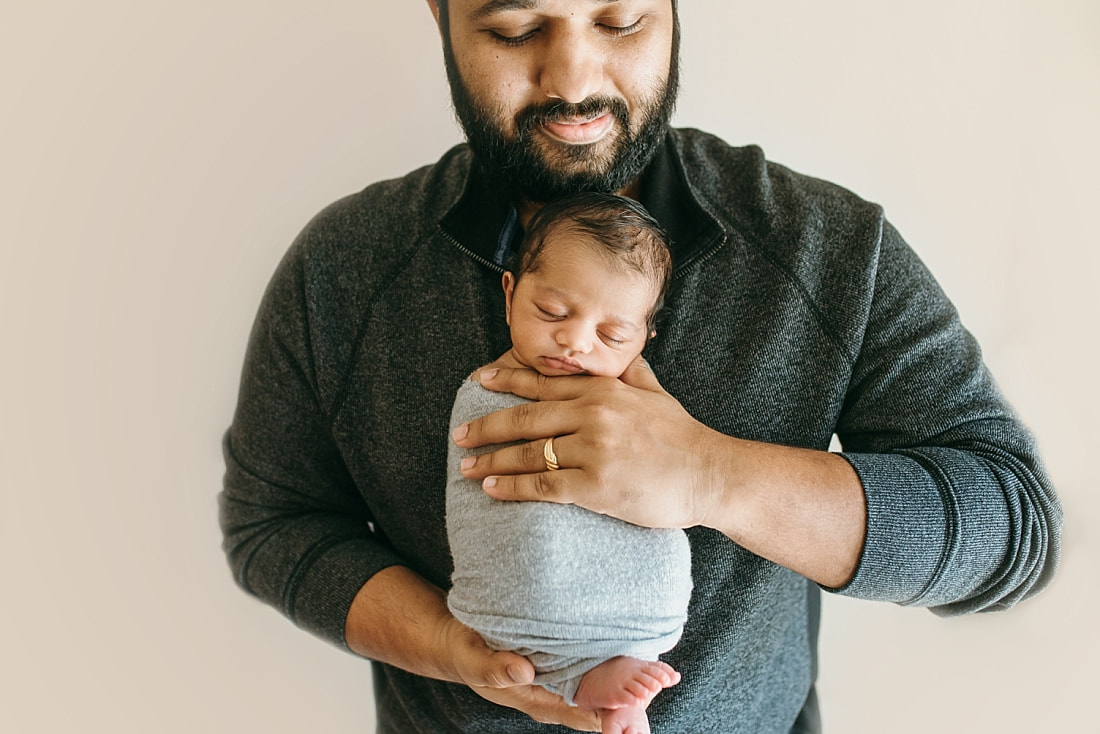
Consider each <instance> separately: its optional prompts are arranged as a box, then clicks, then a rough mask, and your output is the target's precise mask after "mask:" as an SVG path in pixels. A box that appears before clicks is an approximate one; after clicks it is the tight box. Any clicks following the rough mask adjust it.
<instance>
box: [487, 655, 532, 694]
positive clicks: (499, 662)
mask: <svg viewBox="0 0 1100 734" xmlns="http://www.w3.org/2000/svg"><path fill="white" fill-rule="evenodd" d="M482 677H483V679H484V681H485V682H484V683H483V685H485V686H488V687H490V688H511V687H512V686H519V685H528V684H530V683H531V681H532V680H534V678H535V668H534V666H532V665H531V661H529V660H528V659H527V658H525V657H523V656H522V655H517V654H515V653H513V652H494V653H493V654H492V655H491V656H489V658H488V659H487V661H486V665H485V667H484V668H483V669H482Z"/></svg>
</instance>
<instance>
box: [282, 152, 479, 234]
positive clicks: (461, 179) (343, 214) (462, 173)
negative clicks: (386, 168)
mask: <svg viewBox="0 0 1100 734" xmlns="http://www.w3.org/2000/svg"><path fill="white" fill-rule="evenodd" d="M470 162H471V156H470V152H469V148H468V147H467V146H466V145H456V146H455V147H453V148H451V149H450V150H449V151H447V152H446V153H445V154H444V155H443V157H441V158H440V159H439V160H438V161H436V162H435V163H432V164H430V165H426V166H422V167H420V168H417V169H416V170H413V171H411V172H409V173H407V174H405V175H404V176H401V177H398V178H391V179H386V180H382V181H376V182H374V183H372V184H370V185H368V186H367V187H366V188H364V189H362V190H360V191H357V192H355V193H353V194H350V195H348V196H345V197H343V198H341V199H338V200H336V201H334V202H333V203H331V204H329V205H328V206H326V207H325V208H324V209H322V210H321V211H320V213H318V214H317V215H316V216H315V217H314V218H313V219H312V220H311V221H310V222H309V223H308V224H307V225H306V227H305V229H304V230H303V231H302V234H301V236H300V237H299V241H300V243H301V244H302V245H303V246H307V247H311V248H318V247H324V246H325V245H326V244H328V245H332V244H340V245H343V244H344V243H346V242H348V241H355V242H358V243H370V242H374V241H378V240H380V241H382V242H387V243H391V244H394V245H398V246H399V245H401V244H402V243H405V244H407V243H408V241H409V239H410V238H411V237H414V236H415V235H416V233H418V232H422V231H424V230H425V229H426V228H433V229H434V227H435V224H436V222H438V221H439V219H440V217H442V215H443V213H445V212H446V211H447V209H448V208H449V207H450V206H452V205H453V204H454V201H455V200H456V199H457V198H458V196H459V195H460V194H461V192H462V188H463V185H464V183H465V181H466V177H467V174H468V172H469V168H470Z"/></svg>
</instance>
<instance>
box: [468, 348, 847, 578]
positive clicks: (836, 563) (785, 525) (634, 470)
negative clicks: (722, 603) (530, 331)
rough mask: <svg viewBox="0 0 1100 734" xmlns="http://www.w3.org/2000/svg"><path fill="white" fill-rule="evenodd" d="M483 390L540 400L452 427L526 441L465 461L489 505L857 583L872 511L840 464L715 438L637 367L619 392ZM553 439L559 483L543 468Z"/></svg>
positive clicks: (482, 437)
mask: <svg viewBox="0 0 1100 734" xmlns="http://www.w3.org/2000/svg"><path fill="white" fill-rule="evenodd" d="M480 380H481V384H482V385H483V386H485V387H486V388H489V389H490V390H497V391H503V392H511V393H515V394H516V395H520V396H522V397H525V398H531V399H533V400H536V401H538V402H534V403H529V404H524V405H519V406H516V407H514V408H508V409H506V410H501V411H498V412H496V413H490V414H489V415H487V416H484V417H483V418H479V419H478V420H475V421H471V422H470V423H467V424H464V425H461V426H459V427H458V428H456V429H455V433H454V436H453V438H454V441H455V443H456V444H458V445H459V446H463V447H475V446H486V445H489V444H494V443H506V442H514V441H525V443H520V444H517V445H515V446H508V447H506V448H502V449H499V450H497V451H493V452H490V453H487V454H483V455H481V456H478V457H476V458H469V459H466V460H464V461H463V465H462V473H463V475H465V476H467V477H469V478H471V479H480V480H482V487H483V488H484V490H485V492H486V493H488V494H489V495H491V496H493V497H496V498H497V499H502V500H541V501H544V502H560V503H571V504H575V505H579V506H581V507H585V508H587V509H589V510H593V511H595V512H600V513H603V514H605V515H611V516H612V517H617V518H619V519H621V520H626V521H627V522H632V523H634V524H635V525H642V526H646V527H675V528H688V527H693V526H696V525H702V526H705V527H709V528H713V529H715V530H718V531H719V532H721V533H723V534H725V535H726V536H727V537H728V538H730V539H731V540H733V541H735V542H736V543H738V544H739V545H741V547H743V548H745V549H746V550H749V551H751V552H753V553H756V554H757V555H759V556H762V557H764V558H767V559H768V560H771V561H774V562H775V563H778V564H780V565H782V566H786V567H787V568H789V569H791V570H792V571H795V572H796V573H800V574H802V575H803V576H806V577H807V578H809V579H811V580H813V581H816V582H817V583H819V584H823V585H825V586H829V587H833V588H836V587H840V586H843V585H844V584H845V583H847V582H848V581H849V580H850V579H851V578H852V575H853V574H854V573H855V570H856V567H857V564H858V563H859V558H860V553H861V552H862V549H863V540H864V534H865V529H866V521H867V510H866V504H865V501H864V498H863V485H862V484H861V483H860V480H859V477H858V476H857V475H856V473H855V471H854V470H853V469H852V466H851V464H849V463H848V462H847V461H845V460H844V458H843V457H841V456H838V455H837V454H831V453H829V452H827V451H820V450H815V449H805V448H797V447H792V446H780V445H776V444H766V443H760V442H757V441H748V440H744V439H739V438H735V437H732V436H726V435H723V434H721V433H719V432H717V431H714V430H712V429H711V428H708V427H707V426H705V425H703V424H702V423H700V422H698V421H696V420H695V419H694V418H692V417H691V416H690V415H688V413H687V411H685V410H684V408H683V406H681V405H680V404H679V403H678V402H677V401H676V400H675V398H673V397H672V396H671V395H669V394H668V393H667V392H665V391H664V389H663V388H662V387H661V385H660V384H659V383H658V382H657V378H656V377H655V376H654V375H653V373H652V372H651V371H650V370H649V368H648V366H647V365H646V364H645V363H644V362H643V361H642V360H641V359H640V358H639V359H638V360H635V362H634V363H633V364H632V365H631V366H630V368H629V369H627V371H626V372H625V373H624V374H623V376H622V377H621V378H620V379H618V380H616V379H614V378H610V377H588V376H577V377H546V376H543V375H540V374H538V373H537V372H534V371H531V370H518V369H506V368H498V367H496V366H495V365H490V367H488V368H485V369H483V370H481V372H480ZM550 437H553V438H554V443H553V448H554V453H555V454H556V455H557V459H558V464H559V466H560V467H561V468H560V469H558V470H556V471H548V469H547V466H546V460H545V458H544V456H543V449H544V447H545V446H546V439H547V438H550Z"/></svg>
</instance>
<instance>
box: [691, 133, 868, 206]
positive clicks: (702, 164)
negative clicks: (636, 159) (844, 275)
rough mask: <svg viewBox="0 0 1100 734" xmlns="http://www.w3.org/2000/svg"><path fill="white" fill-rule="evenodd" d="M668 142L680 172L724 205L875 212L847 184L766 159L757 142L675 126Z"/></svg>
mask: <svg viewBox="0 0 1100 734" xmlns="http://www.w3.org/2000/svg"><path fill="white" fill-rule="evenodd" d="M673 132H674V136H673V142H674V144H675V145H676V148H677V152H678V154H679V157H680V160H681V162H682V165H683V168H684V171H685V174H686V175H687V177H688V180H689V181H690V183H691V185H692V187H693V188H695V189H697V190H698V191H699V193H701V194H704V195H708V196H709V197H713V198H715V199H717V200H718V201H721V202H722V203H724V204H725V205H726V206H730V207H735V208H736V207H738V206H740V207H746V208H747V207H756V208H758V209H761V210H762V211H763V212H771V213H773V214H786V213H790V212H791V211H792V209H791V207H792V206H793V205H798V206H796V207H795V209H794V210H793V211H800V210H801V207H802V206H813V205H816V206H821V205H829V206H843V207H845V208H849V209H852V210H861V211H863V212H865V213H868V214H876V213H877V212H878V211H879V207H878V206H877V205H876V204H873V203H871V202H868V201H866V200H865V199H863V198H862V197H860V196H858V195H857V194H855V193H853V192H852V191H850V190H849V189H847V188H845V187H843V186H841V185H838V184H836V183H833V182H831V181H828V180H826V179H823V178H819V177H816V176H813V175H809V174H806V173H801V172H798V171H796V170H794V169H793V168H789V167H787V166H786V165H783V164H782V163H778V162H776V161H774V160H771V159H770V158H768V157H767V155H766V154H765V153H764V150H763V149H762V148H761V147H760V146H759V145H742V146H735V145H731V144H730V143H728V142H726V141H725V140H723V139H722V138H720V137H718V136H717V135H714V134H711V133H707V132H704V131H702V130H697V129H694V128H676V129H675V130H674V131H673Z"/></svg>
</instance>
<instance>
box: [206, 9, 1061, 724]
mask: <svg viewBox="0 0 1100 734" xmlns="http://www.w3.org/2000/svg"><path fill="white" fill-rule="evenodd" d="M429 6H430V8H431V9H432V12H433V13H434V14H435V17H436V20H437V22H438V24H439V29H440V34H441V37H442V41H443V48H444V58H445V60H446V65H447V72H448V77H449V80H450V83H451V89H452V95H453V99H454V105H455V110H456V113H457V115H458V117H459V119H460V121H461V123H462V125H463V127H464V129H465V131H466V134H467V138H468V140H469V147H467V146H459V147H457V148H455V149H454V150H452V151H450V152H448V153H447V154H445V155H444V157H443V158H442V159H441V160H440V161H439V162H438V163H437V164H435V165H434V166H431V167H428V168H425V169H422V170H419V171H415V172H413V173H411V174H409V175H408V176H406V177H405V178H403V179H399V180H396V181H391V182H384V183H381V184H376V185H374V186H371V187H369V188H368V189H366V190H365V191H363V192H361V193H359V194H356V195H353V196H351V197H348V198H346V199H344V200H342V201H340V202H337V203H336V204H334V205H332V206H331V207H330V208H328V209H327V210H326V211H325V212H322V214H320V215H319V216H318V217H317V218H316V219H315V220H314V221H313V222H312V223H310V225H309V226H308V227H307V228H306V230H305V231H304V232H303V233H302V235H301V236H300V237H299V239H298V241H297V242H296V243H295V245H294V246H293V247H292V248H291V250H290V252H289V253H288V254H287V257H286V258H285V260H284V262H283V263H282V264H281V266H280V268H279V270H278V272H277V273H276V275H275V277H274V279H273V280H272V283H271V286H270V287H269V289H268V292H267V294H266V295H265V299H264V303H263V305H262V306H261V310H260V314H259V316H258V318H257V323H256V327H255V329H254V331H253V335H252V340H251V343H250V347H249V353H248V356H247V358H246V365H245V371H244V375H243V378H242V384H241V394H240V401H239V405H238V409H237V413H236V416H235V418H234V422H233V426H232V427H231V428H230V430H229V432H228V434H227V436H226V442H225V450H226V461H227V475H226V485H225V490H224V492H223V494H222V523H223V528H224V530H225V535H226V540H225V545H226V549H227V553H228V555H229V557H230V562H231V565H232V567H233V568H234V570H235V573H236V575H237V579H238V582H239V583H240V584H241V585H242V586H243V587H244V588H245V589H247V590H249V591H250V592H252V593H255V594H257V595H258V596H260V597H261V598H263V599H265V600H267V601H268V602H269V603H271V604H273V605H275V606H277V607H278V608H280V609H281V610H282V611H283V612H284V613H285V614H287V615H288V616H289V617H290V618H291V619H292V620H294V621H295V622H296V623H297V624H299V625H301V626H303V627H305V628H307V629H309V630H311V631H313V632H315V633H316V634H318V635H321V636H323V637H325V638H327V639H329V640H332V641H333V642H336V643H337V644H341V645H346V646H347V648H348V649H350V650H352V651H354V652H356V653H358V654H361V655H363V656H365V657H368V658H370V659H371V660H373V661H375V662H374V667H373V673H374V681H375V689H376V701H377V709H378V716H379V729H378V730H379V732H402V733H404V732H437V731H439V732H444V731H446V732H451V731H453V732H464V731H487V732H502V731H507V732H526V731H547V730H560V729H552V728H550V729H548V728H547V727H545V726H542V725H540V724H538V723H536V720H537V721H542V722H553V723H560V724H564V725H565V726H568V727H571V728H574V729H582V730H595V729H597V728H598V724H597V721H596V718H595V716H594V714H593V713H592V712H590V711H584V710H581V709H578V708H570V707H567V706H565V705H564V704H563V703H562V702H561V700H560V699H557V698H556V697H554V696H552V695H550V694H549V693H547V692H546V691H545V690H543V689H541V688H538V687H534V686H531V685H529V682H530V681H531V678H532V676H533V670H532V668H531V666H530V664H529V663H528V662H527V661H526V660H525V659H523V658H522V657H519V656H518V655H514V654H511V653H507V652H496V653H494V652H492V651H490V650H489V649H488V648H487V647H486V646H485V644H484V643H483V642H482V641H481V639H480V638H479V637H478V636H477V635H476V634H474V633H473V632H471V631H470V630H468V629H466V628H464V627H462V626H461V625H460V624H458V623H457V621H455V620H454V619H453V618H452V617H451V616H450V615H449V614H448V612H447V609H446V604H445V601H444V593H445V592H444V591H443V590H444V589H445V588H446V587H447V585H448V583H449V574H450V568H451V566H450V557H449V552H448V548H447V544H446V537H445V531H444V527H443V489H444V458H445V445H444V443H443V440H444V437H445V433H446V425H447V417H448V416H447V411H448V409H449V406H450V404H451V399H452V397H453V393H454V390H455V389H456V387H457V386H458V384H459V382H460V381H461V379H462V378H463V377H464V376H465V375H466V374H468V373H469V372H470V371H471V370H472V369H474V368H476V367H477V366H479V365H481V364H484V363H487V362H488V361H489V360H491V359H492V358H494V357H495V356H496V355H499V354H500V353H502V352H503V351H504V350H505V349H506V348H507V346H508V343H507V338H508V331H507V326H506V324H505V323H504V320H503V318H502V317H501V316H500V314H501V313H503V304H502V303H501V298H502V296H501V294H500V291H499V278H500V272H501V271H502V270H503V264H504V262H505V258H506V257H507V253H508V249H509V246H510V245H511V243H512V242H514V241H515V240H516V237H517V233H519V232H521V230H522V227H523V224H524V223H525V222H526V221H527V220H528V219H529V218H530V216H531V214H532V213H533V212H534V211H536V210H537V208H538V206H539V204H540V202H545V201H549V200H552V199H555V198H557V197H560V196H562V195H564V194H566V193H570V192H574V191H580V190H606V191H617V192H620V193H624V194H626V195H630V196H632V197H634V198H637V199H639V200H640V201H642V203H643V204H645V205H646V206H647V208H649V210H650V211H651V212H652V213H653V214H654V215H655V216H656V217H657V219H658V220H659V221H661V223H662V225H663V226H664V227H665V228H666V229H667V230H668V231H669V232H670V234H671V238H672V241H673V259H674V266H675V275H674V281H673V285H672V288H671V290H670V292H669V295H668V299H667V306H668V308H667V314H668V316H667V319H666V321H665V322H663V323H662V324H660V325H659V326H658V336H657V337H656V338H655V339H654V340H653V342H652V344H651V345H650V347H649V348H647V350H646V358H647V361H648V365H649V366H648V367H647V366H646V365H644V364H637V365H635V366H633V367H632V368H631V369H629V370H628V371H627V373H626V374H625V375H624V376H623V378H622V380H621V381H616V380H611V379H605V378H596V377H586V376H569V377H561V378H540V377H537V376H536V375H534V374H533V373H530V372H525V371H510V370H499V371H497V372H495V373H488V374H483V376H482V381H483V384H485V385H486V386H487V387H489V388H491V389H494V390H507V391H511V392H515V393H517V394H520V395H523V396H525V397H530V398H537V399H538V400H539V401H540V402H538V403H534V404H531V405H530V406H524V407H523V408H521V409H516V410H513V411H512V412H510V413H504V414H495V415H492V416H488V417H487V418H485V419H483V420H481V421H476V422H473V423H471V424H469V425H468V426H462V427H460V428H459V429H458V430H457V431H456V433H455V436H454V440H455V441H456V443H458V444H459V445H460V446H476V445H482V444H488V443H498V442H509V441H516V442H518V443H516V444H515V445H514V446H512V447H510V448H507V449H503V450H500V451H497V452H494V453H491V454H487V455H485V456H484V457H483V458H481V459H479V460H478V462H477V463H476V464H474V465H473V466H471V467H468V468H467V469H466V470H465V471H466V473H467V476H470V477H473V478H475V479H479V480H484V481H483V487H484V488H485V490H486V491H487V492H488V493H490V494H491V495H492V496H495V497H498V498H501V499H506V500H521V501H522V500H532V499H540V500H548V501H555V502H572V503H576V504H578V505H581V506H584V507H587V508H589V509H592V510H595V511H598V512H603V513H606V514H609V515H613V516H617V517H620V518H622V519H624V520H627V521H630V522H634V523H637V524H639V525H646V526H662V527H682V528H686V529H687V532H688V536H689V539H690V541H691V549H692V557H693V571H692V576H693V583H694V592H693V597H692V602H691V607H690V609H689V620H688V624H687V627H686V628H685V632H684V636H683V638H682V640H681V642H680V644H679V645H678V646H677V647H676V648H675V649H674V650H673V651H672V652H670V653H669V655H668V656H667V658H666V659H667V661H668V662H669V663H670V664H671V665H672V666H673V667H674V668H676V669H677V670H679V671H680V672H681V673H682V675H683V680H682V682H681V683H680V684H679V685H678V686H676V687H675V688H672V689H669V690H667V691H665V692H663V693H662V694H661V695H660V696H658V697H657V699H656V700H655V701H654V702H653V704H652V705H651V707H650V710H649V713H650V718H651V721H652V722H653V726H654V730H655V731H685V732H693V733H702V732H733V731H738V732H739V731H744V732H754V733H759V732H791V731H794V732H808V731H818V730H819V724H818V720H817V704H816V697H815V694H814V687H813V682H814V670H815V666H816V659H815V658H816V632H817V616H816V610H817V605H818V594H819V591H818V589H819V587H822V586H823V587H826V588H828V589H831V590H835V591H836V592H837V593H843V594H847V595H850V596H855V597H861V598H868V599H879V600H888V601H894V602H897V603H904V604H912V605H921V606H928V607H931V608H932V609H933V610H934V611H936V612H937V613H942V614H958V613H965V612H971V611H980V610H987V609H997V608H1004V607H1007V606H1011V605H1012V604H1014V603H1015V602H1017V601H1019V600H1020V599H1022V598H1024V597H1025V596H1027V595H1029V594H1031V593H1034V592H1035V591H1037V590H1039V589H1040V588H1042V587H1043V586H1044V585H1045V584H1046V583H1047V582H1048V581H1049V579H1050V577H1051V575H1052V573H1053V570H1054V567H1055V565H1056V563H1057V558H1058V548H1059V537H1060V532H1061V510H1060V508H1059V506H1058V503H1057V500H1056V498H1055V496H1054V493H1053V490H1052V489H1051V488H1050V484H1049V481H1048V479H1047V477H1046V475H1045V473H1044V471H1043V469H1042V466H1041V463H1040V461H1039V459H1038V456H1037V451H1036V448H1035V446H1034V443H1033V442H1032V440H1031V438H1030V437H1029V436H1028V434H1027V433H1026V431H1024V429H1023V428H1022V427H1021V426H1020V425H1019V423H1018V421H1017V420H1016V418H1015V417H1014V415H1013V414H1012V412H1011V410H1010V408H1009V407H1008V406H1007V404H1006V403H1005V402H1004V400H1003V399H1002V398H1001V396H1000V395H999V393H998V392H997V390H996V387H995V386H994V384H993V382H992V379H991V378H990V376H989V375H988V373H987V371H986V370H985V368H984V366H983V365H982V363H981V358H980V354H979V351H978V348H977V345H976V344H974V342H973V340H972V338H971V337H970V336H969V334H968V333H967V332H966V331H965V330H964V329H963V328H962V326H961V325H960V324H959V321H958V317H957V314H956V313H955V311H954V309H953V308H952V306H951V304H950V302H949V301H948V300H947V299H946V297H945V296H944V295H943V294H942V293H941V292H940V290H939V288H938V287H937V286H936V284H935V282H934V281H933V280H932V278H931V276H930V275H929V274H928V273H927V271H926V270H925V269H924V267H923V266H922V264H921V263H920V262H919V260H918V259H917V258H916V256H915V255H914V254H913V253H912V252H911V250H910V249H909V248H908V247H907V246H906V245H905V243H904V241H903V240H902V239H901V237H900V236H899V235H898V233H897V232H896V231H895V230H894V229H893V228H892V227H891V226H890V224H889V223H888V222H886V221H885V220H884V219H883V217H882V212H881V210H880V209H879V208H878V207H876V206H874V205H871V204H868V203H866V202H863V201H861V200H859V199H858V198H856V197H855V196H853V195H852V194H850V193H848V192H846V191H844V190H842V189H839V188H837V187H834V186H831V185H829V184H826V183H823V182H820V181H815V180H812V179H808V178H805V177H801V176H798V175H797V174H794V173H792V172H790V171H788V170H786V169H784V168H782V167H780V166H776V165H774V164H771V163H768V162H767V161H765V160H764V159H763V156H762V153H761V152H760V151H759V150H757V149H754V148H745V149H735V148H730V147H728V146H727V145H726V144H725V143H723V142H721V141H719V140H716V139H715V138H713V137H710V136H707V135H705V134H702V133H699V132H697V131H688V130H669V128H668V121H669V118H670V116H671V111H672V107H673V103H674V100H675V94H676V88H677V46H678V26H677V20H676V8H675V4H674V3H673V2H672V1H671V0H617V1H608V0H448V1H447V2H444V1H443V0H438V1H436V0H429ZM650 367H651V370H650ZM834 433H835V434H837V435H838V436H839V437H840V439H841V442H842V444H843V447H844V449H845V453H844V454H842V455H841V454H831V453H828V452H827V451H825V449H826V448H827V446H828V445H829V440H830V437H831V436H832V435H833V434H834ZM550 437H554V443H553V446H554V449H555V452H556V456H557V461H558V464H559V465H560V470H556V471H550V469H551V467H550V466H549V465H548V462H547V460H546V459H545V458H544V453H543V450H544V446H545V443H546V439H548V438H550ZM672 477H675V481H671V480H670V478H672ZM669 487H686V488H687V489H686V490H685V493H684V494H680V495H670V494H669V489H668V488H669ZM490 702H492V703H490Z"/></svg>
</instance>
